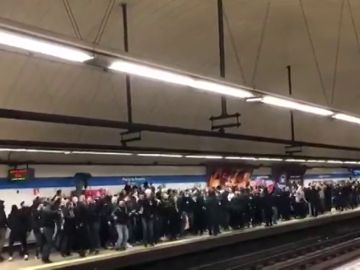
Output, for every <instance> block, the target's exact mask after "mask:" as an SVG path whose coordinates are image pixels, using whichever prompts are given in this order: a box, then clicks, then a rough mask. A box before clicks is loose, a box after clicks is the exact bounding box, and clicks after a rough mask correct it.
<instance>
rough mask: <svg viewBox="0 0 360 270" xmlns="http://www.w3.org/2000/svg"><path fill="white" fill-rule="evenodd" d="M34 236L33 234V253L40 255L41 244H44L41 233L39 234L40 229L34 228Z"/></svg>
mask: <svg viewBox="0 0 360 270" xmlns="http://www.w3.org/2000/svg"><path fill="white" fill-rule="evenodd" d="M34 236H35V240H36V250H35V254H36V256H40V254H41V253H42V250H43V245H44V239H43V235H42V234H41V232H40V230H34Z"/></svg>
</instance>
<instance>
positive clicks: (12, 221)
mask: <svg viewBox="0 0 360 270" xmlns="http://www.w3.org/2000/svg"><path fill="white" fill-rule="evenodd" d="M26 211H27V209H24V207H23V203H22V208H21V209H20V210H19V209H18V207H17V206H16V205H13V206H12V207H11V212H10V214H9V217H8V224H9V228H10V236H9V261H12V260H13V252H14V243H15V242H17V241H19V242H20V243H21V255H22V256H24V260H28V259H29V254H28V250H27V241H26V238H27V233H28V230H29V225H28V224H29V220H26V219H27V218H28V216H27V213H26Z"/></svg>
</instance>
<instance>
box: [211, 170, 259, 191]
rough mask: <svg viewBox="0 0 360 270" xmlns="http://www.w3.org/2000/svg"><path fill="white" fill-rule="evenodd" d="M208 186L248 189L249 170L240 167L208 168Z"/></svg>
mask: <svg viewBox="0 0 360 270" xmlns="http://www.w3.org/2000/svg"><path fill="white" fill-rule="evenodd" d="M208 170H209V181H208V186H209V187H214V188H216V187H217V186H229V187H248V186H249V185H250V177H251V171H252V170H251V169H249V168H241V167H213V168H208Z"/></svg>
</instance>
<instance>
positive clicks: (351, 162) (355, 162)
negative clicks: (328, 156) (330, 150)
mask: <svg viewBox="0 0 360 270" xmlns="http://www.w3.org/2000/svg"><path fill="white" fill-rule="evenodd" d="M344 163H345V164H358V163H357V161H344Z"/></svg>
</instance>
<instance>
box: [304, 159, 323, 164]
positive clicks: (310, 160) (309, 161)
mask: <svg viewBox="0 0 360 270" xmlns="http://www.w3.org/2000/svg"><path fill="white" fill-rule="evenodd" d="M306 162H307V163H326V161H325V160H321V159H308V160H306Z"/></svg>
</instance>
